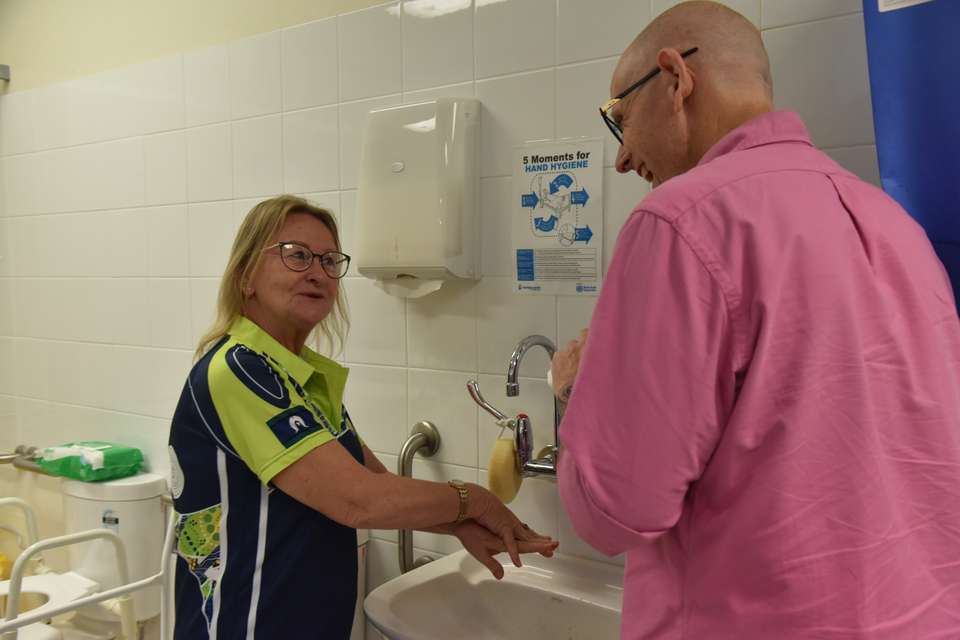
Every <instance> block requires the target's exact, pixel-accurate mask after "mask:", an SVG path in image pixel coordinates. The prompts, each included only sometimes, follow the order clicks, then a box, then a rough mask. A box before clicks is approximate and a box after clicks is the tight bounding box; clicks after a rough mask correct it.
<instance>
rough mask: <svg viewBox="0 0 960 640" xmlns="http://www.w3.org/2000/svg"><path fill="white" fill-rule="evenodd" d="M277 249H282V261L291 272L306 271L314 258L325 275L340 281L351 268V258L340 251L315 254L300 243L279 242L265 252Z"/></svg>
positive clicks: (265, 249)
mask: <svg viewBox="0 0 960 640" xmlns="http://www.w3.org/2000/svg"><path fill="white" fill-rule="evenodd" d="M277 247H279V248H280V260H281V261H282V262H283V265H284V266H285V267H286V268H287V269H290V270H291V271H306V270H307V269H309V268H310V265H312V264H313V260H314V258H317V259H319V260H320V266H321V267H322V268H323V271H324V273H326V274H327V275H328V276H330V277H331V278H333V279H335V280H338V279H340V278H342V277H343V276H345V275H346V274H347V267H349V266H350V256H348V255H347V254H345V253H341V252H339V251H324V252H323V253H314V252H313V251H312V250H311V249H310V248H309V247H307V246H304V245H302V244H300V243H299V242H278V243H276V244H272V245H270V246H269V247H266V248H264V251H269V250H270V249H276V248H277Z"/></svg>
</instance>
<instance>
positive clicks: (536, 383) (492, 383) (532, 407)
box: [477, 363, 556, 527]
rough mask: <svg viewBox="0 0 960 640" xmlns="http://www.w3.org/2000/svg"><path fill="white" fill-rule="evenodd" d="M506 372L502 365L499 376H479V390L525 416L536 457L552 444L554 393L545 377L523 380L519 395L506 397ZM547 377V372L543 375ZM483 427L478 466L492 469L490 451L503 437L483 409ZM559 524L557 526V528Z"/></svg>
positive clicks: (479, 434)
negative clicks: (528, 419) (531, 431)
mask: <svg viewBox="0 0 960 640" xmlns="http://www.w3.org/2000/svg"><path fill="white" fill-rule="evenodd" d="M524 368H526V367H525V366H524ZM506 369H507V365H506V363H504V366H503V373H501V374H500V375H487V374H481V375H480V379H479V382H480V391H481V392H482V393H483V397H484V398H486V400H487V402H489V403H490V404H491V405H493V406H494V407H496V408H497V409H499V410H500V411H502V412H504V413H505V414H506V415H508V416H509V417H511V418H513V417H515V416H516V415H517V414H519V413H525V414H527V416H529V418H530V423H531V424H532V425H533V454H534V455H536V454H537V453H539V452H540V450H541V449H542V448H543V447H546V446H548V445H552V444H553V440H554V435H553V392H552V391H550V387H548V386H547V381H546V379H545V378H520V381H519V384H520V395H518V396H514V397H512V398H508V397H507V393H506V384H507V376H506V375H504V374H505V372H506ZM537 374H538V375H545V374H546V370H544V371H543V373H542V374H541V373H540V372H537ZM479 416H480V427H479V429H478V431H477V448H478V450H479V461H478V462H479V466H480V468H481V469H488V468H489V467H490V452H491V451H492V450H493V445H494V443H495V442H496V440H497V437H498V436H499V435H500V427H498V426H497V424H496V422H495V421H494V418H493V416H491V415H490V414H489V413H487V412H486V411H483V410H482V409H481V410H480V411H479ZM503 437H505V438H507V437H509V438H513V432H512V431H505V432H504V433H503ZM555 526H556V525H554V527H555Z"/></svg>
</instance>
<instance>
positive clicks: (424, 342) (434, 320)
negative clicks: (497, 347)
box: [407, 281, 477, 371]
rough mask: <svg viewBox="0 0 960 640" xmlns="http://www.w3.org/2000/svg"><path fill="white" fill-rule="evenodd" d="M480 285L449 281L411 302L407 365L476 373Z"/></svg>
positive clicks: (409, 303) (408, 316)
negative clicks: (477, 296)
mask: <svg viewBox="0 0 960 640" xmlns="http://www.w3.org/2000/svg"><path fill="white" fill-rule="evenodd" d="M476 309H477V302H476V284H475V283H474V282H472V281H470V282H447V283H446V284H444V285H443V286H442V287H441V288H440V290H439V291H436V292H434V293H431V294H429V295H427V296H424V297H423V298H416V299H410V300H408V301H407V364H408V365H409V366H411V367H420V368H424V369H448V370H453V371H476V369H477V315H476V314H477V310H476Z"/></svg>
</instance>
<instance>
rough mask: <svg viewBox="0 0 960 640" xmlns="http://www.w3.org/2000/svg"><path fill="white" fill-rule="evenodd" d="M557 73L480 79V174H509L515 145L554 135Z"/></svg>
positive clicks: (487, 175)
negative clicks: (481, 133) (481, 131)
mask: <svg viewBox="0 0 960 640" xmlns="http://www.w3.org/2000/svg"><path fill="white" fill-rule="evenodd" d="M491 6H496V5H491ZM555 76H556V74H555V72H554V70H553V69H550V70H548V71H538V72H535V73H528V74H523V75H518V76H510V77H508V78H497V79H494V80H483V81H480V82H477V97H478V98H479V99H480V102H481V103H482V104H483V115H482V118H483V119H482V123H483V124H482V125H481V126H482V127H483V135H482V136H481V138H480V153H481V165H480V167H481V168H480V175H481V177H490V176H503V175H510V174H511V172H512V158H513V148H514V147H515V146H517V145H520V144H523V143H524V142H526V141H528V140H544V139H551V138H553V137H554V134H555V122H556V117H555V113H554V102H555V101H554V95H555V93H554V89H555V87H554V80H555Z"/></svg>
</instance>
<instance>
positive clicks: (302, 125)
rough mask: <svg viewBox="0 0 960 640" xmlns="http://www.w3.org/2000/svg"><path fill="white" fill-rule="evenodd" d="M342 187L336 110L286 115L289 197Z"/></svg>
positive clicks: (285, 173) (285, 177)
mask: <svg viewBox="0 0 960 640" xmlns="http://www.w3.org/2000/svg"><path fill="white" fill-rule="evenodd" d="M339 186H340V126H339V110H338V109H337V107H336V106H333V107H323V108H320V109H308V110H306V111H297V112H294V113H285V114H283V187H284V191H286V192H287V193H299V192H305V191H329V190H332V189H337V188H339Z"/></svg>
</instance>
